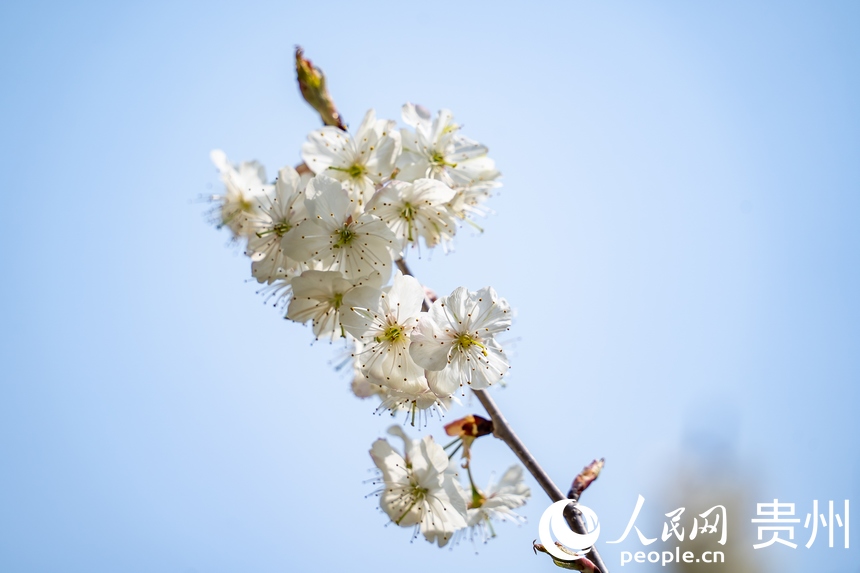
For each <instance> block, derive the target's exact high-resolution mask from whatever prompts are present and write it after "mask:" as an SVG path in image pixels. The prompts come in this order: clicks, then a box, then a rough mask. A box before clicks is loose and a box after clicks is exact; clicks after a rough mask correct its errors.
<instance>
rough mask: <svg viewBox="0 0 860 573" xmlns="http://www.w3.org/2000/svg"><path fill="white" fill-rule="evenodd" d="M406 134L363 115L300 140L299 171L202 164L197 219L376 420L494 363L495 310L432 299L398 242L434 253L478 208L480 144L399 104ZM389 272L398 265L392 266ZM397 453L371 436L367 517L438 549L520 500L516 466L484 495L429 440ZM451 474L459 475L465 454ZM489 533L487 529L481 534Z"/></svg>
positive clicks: (479, 300)
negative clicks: (335, 351)
mask: <svg viewBox="0 0 860 573" xmlns="http://www.w3.org/2000/svg"><path fill="white" fill-rule="evenodd" d="M402 120H403V122H404V124H405V125H406V127H404V128H402V129H399V130H398V129H397V125H396V122H395V121H392V120H383V119H377V117H376V114H375V112H374V111H373V110H370V111H368V112H367V114H366V115H365V116H364V120H363V121H362V122H361V125H360V126H359V127H358V129H357V130H356V131H355V132H353V133H349V132H347V131H345V130H344V129H341V128H339V127H334V126H327V127H323V128H321V129H318V130H315V131H313V132H311V133H310V134H309V135H308V137H307V141H306V142H305V143H304V145H302V148H301V157H302V160H303V163H301V164H300V165H299V166H298V167H297V168H293V167H284V168H282V169H281V170H280V171H279V172H278V176H277V178H276V180H275V181H274V182H270V181H269V180H268V179H267V178H266V174H265V170H264V168H263V167H262V166H261V165H260V164H259V163H257V162H244V163H241V164H239V165H234V164H232V163H231V162H230V161H228V159H227V157H226V155H225V154H224V153H223V152H222V151H213V152H212V160H213V162H214V163H215V165H216V167H217V168H218V170H219V172H220V175H221V179H222V181H223V183H224V192H223V193H222V194H220V195H217V196H213V197H212V199H213V201H214V202H215V207H214V210H213V217H214V219H215V222H216V224H217V225H218V226H220V227H224V228H227V229H229V231H230V232H231V234H232V237H233V239H234V241H235V242H237V243H239V244H241V245H242V247H243V249H244V252H245V254H246V255H247V256H248V257H249V258H250V262H251V275H252V276H253V278H254V279H256V281H257V282H258V283H260V284H261V285H262V286H261V289H260V292H262V293H264V294H265V295H266V297H267V300H268V301H270V302H272V303H273V304H274V305H275V306H277V307H278V308H280V309H281V310H282V311H283V313H284V316H285V317H286V318H288V319H290V320H292V321H295V322H298V323H303V324H310V326H311V328H312V330H313V333H314V336H315V337H316V338H317V339H321V338H328V339H330V340H335V339H338V338H342V339H345V340H346V343H347V344H348V347H349V348H350V355H351V359H352V367H353V373H354V377H353V382H352V389H353V392H354V393H355V394H356V395H357V396H359V397H362V398H367V397H371V396H378V398H379V400H380V406H379V408H378V409H377V410H387V411H390V412H392V414H393V413H395V412H398V411H405V412H406V413H407V417H409V416H411V419H412V423H413V425H414V420H415V416H416V414H418V415H420V414H421V413H422V412H429V413H433V412H440V413H441V412H443V411H445V410H447V409H448V408H449V407H450V405H451V403H452V401H456V400H457V395H458V394H463V392H464V390H465V389H466V388H472V389H476V390H480V389H485V388H488V387H489V386H491V385H493V384H495V383H497V382H499V381H500V380H501V379H502V377H503V376H504V375H505V374H506V373H507V371H508V369H509V364H508V359H507V357H506V355H505V352H504V350H503V349H502V346H501V344H500V343H499V342H498V341H497V339H496V336H497V335H499V334H500V333H503V332H505V331H507V330H508V329H509V328H510V324H511V313H510V308H509V306H508V303H507V302H506V301H505V300H504V299H503V298H501V297H499V296H498V295H497V294H496V292H495V290H493V289H492V288H491V287H486V288H482V289H480V290H477V291H470V290H469V289H467V288H465V287H460V288H457V289H456V290H454V292H452V293H451V294H450V295H449V296H446V297H439V298H435V297H433V295H432V294H431V293H430V292H429V291H427V290H425V288H424V287H423V286H422V285H421V284H420V283H419V282H418V281H417V280H416V279H415V278H413V277H412V276H410V275H409V274H404V272H403V271H402V270H400V269H401V268H402V269H405V268H406V267H405V265H404V264H403V263H402V260H403V258H404V256H405V255H406V252H407V251H408V250H409V249H410V248H420V245H423V248H425V249H433V248H435V247H437V246H440V247H441V248H442V249H443V250H445V251H448V250H449V249H450V247H451V244H452V241H453V239H454V237H455V235H456V233H457V230H458V228H459V227H460V226H461V225H462V224H463V223H470V224H474V221H473V219H474V217H475V216H480V215H485V214H486V213H487V210H486V207H485V203H486V200H487V198H488V197H489V196H490V195H491V193H492V191H493V189H496V188H497V187H499V185H500V183H499V182H498V179H499V176H500V174H499V172H498V171H497V170H496V169H495V163H494V162H493V160H492V159H490V158H489V157H488V156H487V148H486V147H485V146H483V145H481V144H480V143H478V142H476V141H473V140H471V139H469V138H467V137H465V136H464V135H462V134H461V133H460V126H458V125H457V124H456V123H455V122H454V117H453V115H452V114H451V113H450V112H449V111H447V110H442V111H441V112H439V114H438V115H437V116H436V117H431V114H430V113H428V112H427V110H426V109H424V108H423V107H420V106H416V105H413V104H406V105H405V106H403V110H402ZM395 267H397V268H398V270H396V271H395ZM391 433H393V434H394V435H397V436H399V437H400V438H402V439H403V442H404V449H403V452H402V453H399V452H397V451H395V449H394V448H393V447H392V446H391V445H390V444H389V443H388V442H387V441H386V440H378V441H377V442H376V443H374V445H373V448H372V449H371V457H372V459H373V461H374V463H375V464H376V466H377V468H378V470H379V472H380V478H379V481H378V484H379V485H380V490H379V494H380V507H381V508H382V509H383V510H384V511H385V512H386V513H387V514H388V516H389V517H390V518H391V520H392V521H393V522H394V523H396V524H397V525H400V526H403V527H411V526H414V527H416V531H420V533H421V534H423V535H424V537H425V538H426V539H427V540H428V541H431V542H436V543H438V544H439V545H440V546H442V545H445V544H446V543H447V542H448V541H449V540H450V539H451V538H452V536H453V534H454V533H455V532H457V531H461V530H469V531H471V532H472V536H473V538H474V536H475V535H476V534H477V536H478V537H480V538H482V539H486V538H488V537H489V536H491V534H490V533H489V532H492V526H491V525H489V523H490V520H491V519H496V520H513V521H518V520H519V519H520V518H519V516H517V515H516V514H515V513H513V512H512V511H511V509H512V508H515V507H518V506H520V505H522V504H523V503H525V499H526V497H528V495H529V490H528V488H527V487H526V486H525V485H524V483H523V481H522V470H521V469H519V468H518V467H513V468H511V469H509V470H508V471H507V472H506V473H505V474H504V476H503V477H502V479H501V481H500V482H499V483H498V484H495V485H493V484H491V486H490V487H488V488H487V490H486V492H483V491H481V490H480V489H478V488H477V487H476V486H475V485H474V482H473V481H472V479H471V473H469V482H470V487H469V489H468V490H465V489H464V488H463V487H462V486H461V485H460V482H459V480H458V479H457V473H456V471H454V470H455V468H454V467H453V466H451V467H449V457H448V455H447V454H446V453H445V450H444V449H443V448H442V447H441V446H439V445H438V444H436V443H435V442H434V441H433V439H432V437H430V436H427V437H425V438H423V439H422V440H418V441H413V440H410V439H409V438H408V437H407V436H406V434H405V433H404V432H403V431H402V429H400V428H399V427H396V426H395V427H394V429H393V430H391ZM464 463H465V465H463V466H462V467H464V468H467V469H468V459H466V461H465V462H464ZM488 527H489V529H488Z"/></svg>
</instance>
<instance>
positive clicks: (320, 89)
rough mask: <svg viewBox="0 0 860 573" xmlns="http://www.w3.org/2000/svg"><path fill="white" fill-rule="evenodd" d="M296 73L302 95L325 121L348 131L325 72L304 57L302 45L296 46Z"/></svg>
mask: <svg viewBox="0 0 860 573" xmlns="http://www.w3.org/2000/svg"><path fill="white" fill-rule="evenodd" d="M296 75H297V77H298V81H299V90H301V92H302V97H303V98H305V101H306V102H308V103H309V104H310V106H311V107H312V108H314V109H315V110H316V111H317V113H318V114H320V118H321V119H322V120H323V123H324V124H326V125H333V126H335V127H339V128H340V129H342V130H344V131H346V126H345V125H344V124H343V120H342V119H341V117H340V114H339V113H338V111H337V108H336V107H335V106H334V101H332V99H331V95H329V93H328V88H327V87H326V83H325V74H323V72H322V70H321V69H319V68H317V67H316V66H314V65H313V63H312V62H311V61H310V60H309V59H307V58H305V57H304V50H302V48H301V46H296Z"/></svg>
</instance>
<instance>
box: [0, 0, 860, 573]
mask: <svg viewBox="0 0 860 573" xmlns="http://www.w3.org/2000/svg"><path fill="white" fill-rule="evenodd" d="M858 17H860V13H858V7H857V6H856V4H854V3H850V2H829V3H826V4H812V3H802V2H770V3H768V2H762V3H756V4H755V5H750V4H749V3H745V2H720V3H716V2H712V3H688V2H636V3H634V2H611V3H610V2H604V3H596V2H564V3H562V2H558V3H552V2H547V3H537V4H531V5H527V6H526V5H509V6H501V5H498V4H491V3H457V2H444V1H443V2H435V3H433V4H432V5H426V6H419V5H404V4H401V3H393V2H379V3H371V4H356V3H345V2H344V3H333V2H328V3H326V2H316V3H294V2H248V3H243V4H239V3H226V2H221V3H215V2H207V3H204V2H180V3H166V2H151V3H147V4H143V3H124V4H116V3H91V2H81V3H77V4H75V5H74V6H73V5H71V4H61V3H50V2H41V3H40V2H29V3H6V4H4V5H3V7H2V8H0V27H2V30H3V33H2V35H0V43H2V50H0V70H2V74H3V78H4V82H3V90H2V92H0V100H2V103H3V105H2V110H3V112H2V116H0V122H2V123H0V131H2V133H3V134H4V137H3V138H2V141H0V146H2V157H3V158H4V161H5V164H6V165H7V168H8V169H9V171H8V172H7V174H8V175H9V177H7V178H6V184H5V185H4V214H5V217H4V218H3V222H4V224H3V225H2V226H0V237H2V239H3V240H4V244H5V245H6V248H5V249H3V253H2V255H0V257H2V262H3V265H2V268H3V269H4V270H3V273H4V277H5V279H6V280H4V281H3V286H2V287H0V289H2V299H0V300H2V301H3V303H2V315H3V325H4V326H5V328H3V329H2V332H3V334H2V344H0V358H2V361H3V365H4V371H5V374H4V375H3V376H2V384H0V458H2V460H3V462H2V463H0V507H2V511H0V569H2V570H4V571H16V572H17V571H21V572H42V571H44V572H52V571H68V572H73V571H87V572H101V571H104V572H108V571H110V572H114V571H128V572H138V571H140V572H145V571H160V572H169V571H176V572H179V573H191V572H197V573H204V572H210V571H211V572H221V571H223V572H228V571H239V570H241V571H260V572H264V571H287V570H288V571H317V570H329V569H337V568H339V567H341V565H342V564H343V567H344V568H347V567H348V568H349V569H350V570H353V571H393V570H404V569H408V570H410V571H414V572H419V571H438V570H439V569H440V568H457V569H460V568H463V569H465V568H467V567H470V568H474V567H481V568H486V569H487V570H490V569H496V570H512V569H516V570H525V569H528V570H546V571H552V570H554V568H553V567H552V566H551V565H550V564H549V563H548V560H546V559H541V557H542V556H537V557H536V556H534V555H533V554H532V552H531V541H532V539H534V538H535V537H536V536H537V522H538V520H539V518H540V515H541V513H542V512H543V510H544V509H545V508H546V506H547V505H548V503H549V501H548V499H546V498H545V497H543V494H541V492H540V491H538V489H537V486H536V484H534V483H531V485H532V489H533V493H534V496H533V499H532V501H531V503H530V504H529V505H528V506H526V508H524V511H523V513H524V515H526V517H527V518H528V519H529V523H528V524H526V525H524V526H522V527H521V528H516V527H513V526H505V525H502V526H501V527H499V528H498V532H499V538H498V539H495V540H493V541H491V542H490V543H489V544H488V545H487V546H482V547H480V548H479V554H478V555H477V556H475V554H474V553H475V551H474V548H473V547H471V546H470V545H469V544H468V543H466V544H463V545H461V546H460V547H458V548H455V549H454V550H453V551H448V550H447V549H446V550H439V549H436V548H434V547H430V546H429V545H428V544H426V543H424V542H423V541H422V540H420V539H419V540H416V541H415V542H414V543H411V544H410V543H409V532H408V531H405V530H399V529H398V528H396V527H385V526H384V525H385V522H386V518H385V516H384V515H383V514H381V513H380V512H379V511H378V510H377V509H376V508H375V505H374V501H373V499H372V498H368V499H365V495H367V494H368V493H370V491H371V490H372V486H370V485H368V484H367V483H364V481H363V480H366V479H368V478H369V477H370V476H371V475H372V474H371V473H370V472H369V469H370V467H371V460H370V458H369V456H368V455H367V450H368V448H369V446H370V444H371V443H372V441H373V440H374V439H375V438H377V437H379V436H381V435H382V434H383V433H384V431H385V428H386V427H387V425H388V424H389V421H388V420H387V419H386V418H384V417H383V418H380V417H375V416H373V415H372V410H373V405H370V404H368V403H366V402H360V401H358V400H356V399H355V398H354V397H352V396H351V395H350V394H349V392H348V381H347V380H345V379H343V377H341V376H340V375H338V374H337V373H335V372H334V371H333V370H332V368H331V365H330V361H331V360H332V359H333V357H334V356H335V355H336V353H337V352H338V351H339V349H340V347H339V346H337V345H335V347H334V348H332V347H330V346H329V345H328V344H315V345H313V346H312V345H311V344H310V341H311V338H312V337H311V334H310V331H309V329H307V328H302V327H301V326H298V325H295V324H291V323H286V322H284V321H283V320H282V319H281V318H280V317H279V316H278V314H277V313H276V312H275V311H274V310H273V309H271V308H269V307H266V306H264V305H263V304H262V302H261V300H260V298H259V297H257V296H255V294H254V290H255V288H254V285H252V284H249V283H247V282H246V278H247V276H248V270H249V269H248V264H247V262H246V260H245V259H244V258H243V257H242V256H241V254H240V253H238V252H237V251H236V249H233V248H230V247H229V246H227V245H226V242H227V237H226V235H224V234H223V233H219V232H217V231H215V230H214V229H213V228H212V227H210V226H208V225H207V224H206V222H205V217H204V212H205V210H206V207H205V205H203V204H201V203H199V202H198V201H197V199H198V198H199V197H200V196H202V195H208V194H210V193H213V192H217V190H218V188H219V182H218V178H217V175H216V173H215V171H214V169H213V167H212V165H211V164H210V162H209V151H210V150H211V149H213V148H221V149H224V150H225V151H226V152H227V154H228V156H229V157H231V158H232V159H234V160H237V161H238V160H242V159H258V160H260V161H262V162H263V163H264V164H265V165H266V166H267V168H268V173H269V174H270V176H274V174H275V173H276V171H277V169H278V168H279V167H281V166H283V165H287V164H295V163H297V162H298V160H299V149H300V145H301V143H302V141H303V140H304V138H305V135H306V134H307V132H308V131H310V130H311V129H314V128H315V127H317V119H316V118H315V117H314V114H313V113H312V112H311V110H310V109H309V108H307V107H306V106H305V104H304V103H303V102H302V101H301V99H300V97H299V95H298V91H297V89H296V86H295V82H294V77H293V72H292V70H291V65H292V50H293V47H294V45H296V44H301V45H302V46H304V47H305V49H306V51H307V54H308V55H309V56H310V57H311V58H312V59H313V60H314V62H315V63H317V64H319V65H321V66H322V67H323V68H324V69H325V70H326V72H327V74H328V76H329V78H330V86H331V89H332V92H333V95H334V97H335V98H336V100H337V102H338V104H339V107H340V109H341V111H342V112H343V114H344V116H345V117H346V119H347V121H348V122H349V123H351V124H352V125H357V123H358V121H360V118H361V116H362V115H363V113H364V111H365V110H366V109H368V108H370V107H374V108H375V109H376V110H377V113H378V114H379V115H380V116H384V117H391V118H397V117H398V114H399V108H400V106H401V105H402V104H403V103H404V102H406V101H414V102H418V103H422V104H424V105H426V106H427V107H429V108H431V109H434V110H435V109H440V108H443V107H444V108H448V109H451V110H452V111H453V112H454V114H455V116H456V118H457V119H458V121H459V122H461V123H462V124H463V125H464V126H465V127H464V132H465V133H466V134H467V135H469V136H471V137H473V138H475V139H478V140H480V141H482V142H484V143H486V144H487V145H488V146H489V147H490V150H491V155H492V157H493V158H494V159H495V160H496V162H497V165H498V167H499V169H500V170H501V171H502V173H503V175H504V187H503V188H502V190H501V194H500V195H499V196H498V197H496V198H494V199H493V201H492V203H491V206H492V207H493V208H494V209H495V211H496V214H495V215H493V216H491V217H489V218H488V219H487V220H486V221H485V225H484V229H485V232H484V233H483V234H480V235H479V234H477V233H475V232H473V231H470V230H468V229H464V230H463V232H462V233H461V234H460V235H458V238H457V249H456V252H454V253H452V254H450V255H447V256H445V255H443V254H442V253H433V254H431V255H425V256H424V257H423V258H421V259H418V257H417V256H416V255H417V254H418V253H416V252H411V253H410V254H409V257H408V260H409V262H410V264H411V265H412V266H413V268H414V270H415V271H416V274H417V275H418V277H419V278H420V279H421V280H422V281H424V282H425V283H427V284H428V285H430V286H432V287H433V288H435V289H436V290H437V291H439V292H442V293H446V292H450V291H451V290H453V289H454V288H455V287H457V286H461V285H463V286H468V287H470V288H472V289H473V290H474V289H477V288H480V287H482V286H485V285H492V286H494V287H495V288H496V290H497V291H498V292H499V293H500V294H501V295H502V296H504V297H506V298H507V299H508V300H509V302H510V303H511V304H512V306H513V307H515V309H516V318H515V322H514V326H513V328H512V330H511V333H510V334H511V338H510V339H509V341H508V343H509V344H510V346H511V347H512V348H511V350H512V363H513V369H512V371H511V376H510V381H509V385H508V386H507V387H506V388H504V389H497V390H496V391H495V395H496V399H497V401H498V402H499V404H500V406H501V407H502V408H503V410H504V411H505V414H506V415H507V417H508V418H509V419H510V421H511V422H512V424H513V425H514V426H515V428H516V429H517V430H518V431H519V432H520V433H521V436H522V438H523V439H524V441H525V442H526V443H527V444H528V445H529V446H530V447H531V448H532V449H533V451H534V453H535V455H536V456H537V457H538V459H540V460H541V462H542V463H543V464H544V465H545V467H546V469H547V470H548V471H549V473H550V474H551V475H552V476H553V478H554V479H556V480H557V481H558V482H559V484H561V485H562V487H566V486H567V484H568V482H569V481H570V479H571V478H572V477H573V476H574V475H575V474H576V473H577V472H578V471H579V469H580V468H581V467H582V466H583V465H584V464H585V463H587V462H588V461H590V460H591V459H592V458H594V457H601V456H605V457H606V459H607V465H606V470H605V473H604V474H603V475H602V476H601V478H600V479H599V481H598V482H596V483H595V485H594V486H593V487H592V488H591V489H590V490H589V491H588V492H587V494H586V495H585V496H584V498H583V502H585V503H587V504H588V505H589V506H590V507H592V508H594V509H595V510H596V511H597V513H598V514H599V515H600V518H601V522H602V523H603V528H604V529H603V531H605V532H606V533H605V538H603V537H602V538H601V543H603V542H604V541H606V540H610V539H613V538H615V537H617V536H618V535H620V532H621V531H623V528H624V526H625V525H626V523H627V520H628V519H629V517H630V513H631V512H632V510H633V507H634V505H635V502H636V497H637V495H639V494H641V495H643V496H644V497H645V498H646V511H647V512H649V513H648V514H647V515H645V514H643V518H642V519H643V524H644V525H643V527H646V528H649V529H650V531H652V532H659V530H660V529H659V528H660V527H661V524H662V521H663V517H662V514H664V513H667V512H669V511H671V510H672V509H675V508H676V507H679V506H685V507H687V514H686V515H688V516H691V515H693V514H694V513H699V512H701V511H704V510H705V509H707V508H708V507H710V505H712V504H709V503H708V502H709V499H707V498H708V495H707V494H708V493H709V492H710V494H711V497H713V498H715V499H716V500H717V501H716V502H719V500H727V499H731V500H732V502H731V503H732V504H733V505H731V506H730V511H731V512H732V516H733V518H736V519H737V522H738V523H746V526H745V527H746V528H749V527H750V524H749V520H750V518H752V517H755V504H756V503H757V502H765V501H769V500H773V499H774V498H779V499H780V501H789V502H794V503H796V504H797V513H798V514H805V513H807V512H808V511H811V508H812V505H811V504H812V500H814V499H818V500H819V501H824V502H826V501H828V500H831V499H832V500H836V501H838V502H842V501H843V500H845V499H850V500H852V502H855V503H856V502H857V501H855V500H860V487H858V484H860V447H858V441H857V436H858V434H860V432H858V431H860V422H858V421H857V418H856V406H857V404H858V398H860V391H858V379H860V354H859V353H858V352H857V342H858V340H860V326H858V325H860V302H858V297H857V293H858V292H860V271H858V264H857V247H858V244H860V241H859V240H860V232H858V229H857V221H858V215H860V193H858V187H859V186H858V183H860V167H858V165H860V164H858V162H857V157H858V150H860V149H858V147H860V111H858V110H860V108H858V106H857V101H858V95H860V93H858V92H860V84H858V79H857V78H858V77H860V74H858V72H859V71H860V70H858V62H860V57H858V56H860V41H858V39H857V34H856V28H857V26H856V23H857V22H858ZM473 411H474V412H480V406H479V405H478V404H477V403H471V404H470V403H466V404H464V405H463V406H461V407H460V408H459V409H456V410H454V411H453V412H452V414H451V417H450V419H453V416H457V415H461V414H466V413H469V412H473ZM438 430H439V424H438V423H434V424H431V425H430V426H429V427H428V428H426V429H425V430H422V432H434V433H436V435H438ZM478 447H479V450H478V451H477V452H476V456H477V457H476V460H475V468H476V472H477V477H478V480H479V481H481V482H483V481H485V480H486V479H487V478H488V477H489V476H490V474H491V473H492V472H496V473H501V472H502V471H504V469H505V468H506V467H507V466H508V465H510V464H511V463H513V462H514V458H513V456H512V455H511V454H510V453H509V452H507V451H506V450H505V449H504V447H503V446H502V445H501V444H498V443H494V442H493V441H492V440H489V439H485V440H484V442H483V443H480V442H479V444H478ZM702 496H704V498H705V499H702ZM586 500H587V501H586ZM726 503H728V502H726ZM800 517H801V519H802V517H803V515H800ZM755 535H756V532H755V530H754V529H744V528H743V527H739V528H738V529H733V530H732V532H731V533H730V543H729V544H728V546H727V549H726V553H727V555H728V556H729V558H731V556H732V555H734V556H735V558H736V559H741V558H742V556H744V555H748V554H749V553H750V552H751V549H750V547H751V545H752V543H755V542H756V539H755ZM819 535H821V534H819ZM797 537H798V539H799V540H800V541H799V545H800V547H798V548H797V549H795V550H792V549H789V548H786V547H771V548H766V549H763V550H759V551H757V552H754V554H753V555H754V560H755V563H756V564H757V565H758V567H759V569H758V570H761V571H774V570H777V569H778V568H779V570H783V571H801V570H804V569H806V568H809V567H811V566H813V565H815V567H816V568H817V569H816V570H818V571H832V572H837V571H838V572H842V571H846V570H848V569H849V568H850V567H856V563H857V560H858V559H857V549H856V546H857V543H855V548H853V549H850V550H845V549H843V548H841V547H839V546H838V545H837V547H835V548H833V549H830V548H828V547H827V546H826V544H825V543H822V542H821V537H819V540H818V541H817V542H816V544H815V545H814V546H813V548H812V549H806V548H805V547H803V544H804V543H805V542H806V540H807V539H808V531H807V530H804V529H803V528H802V527H799V528H798V532H797ZM600 547H601V550H602V551H603V552H604V554H605V556H606V559H607V562H608V564H609V565H610V567H612V568H613V570H618V569H619V566H618V564H619V552H620V551H621V550H631V551H635V550H637V549H640V548H639V547H638V542H637V541H635V540H627V541H626V542H625V544H622V545H620V546H619V545H615V546H611V545H610V546H607V545H605V544H601V545H600ZM333 555H334V557H333ZM744 559H746V558H744ZM630 567H632V565H629V566H627V567H625V569H628V568H630ZM657 569H660V570H662V568H656V569H649V567H648V566H647V565H638V566H637V569H636V570H641V571H651V570H657ZM714 570H715V571H716V570H719V568H717V567H715V568H714ZM726 570H733V569H732V568H728V569H726Z"/></svg>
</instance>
